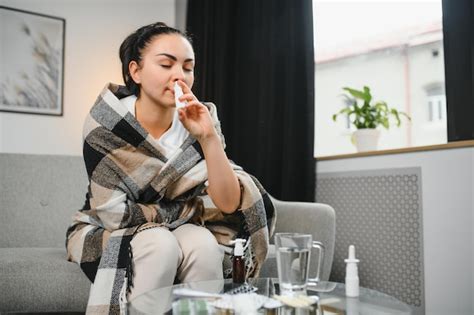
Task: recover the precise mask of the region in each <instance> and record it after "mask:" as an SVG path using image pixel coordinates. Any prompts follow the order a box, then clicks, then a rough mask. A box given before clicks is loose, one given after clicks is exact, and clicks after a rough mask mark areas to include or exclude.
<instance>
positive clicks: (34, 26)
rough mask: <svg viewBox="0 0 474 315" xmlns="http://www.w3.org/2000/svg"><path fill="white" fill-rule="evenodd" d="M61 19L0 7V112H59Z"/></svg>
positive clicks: (61, 72)
mask: <svg viewBox="0 0 474 315" xmlns="http://www.w3.org/2000/svg"><path fill="white" fill-rule="evenodd" d="M65 29H66V21H65V19H63V18H59V17H54V16H49V15H44V14H39V13H34V12H28V11H24V10H19V9H14V8H9V7H4V6H0V43H1V47H0V111H6V112H18V113H28V114H41V115H56V116H62V115H63V71H64V37H65Z"/></svg>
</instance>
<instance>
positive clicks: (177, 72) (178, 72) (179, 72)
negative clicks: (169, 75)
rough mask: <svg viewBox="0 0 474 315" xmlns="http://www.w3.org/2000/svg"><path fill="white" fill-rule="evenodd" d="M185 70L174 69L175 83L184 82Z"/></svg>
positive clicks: (180, 68)
mask: <svg viewBox="0 0 474 315" xmlns="http://www.w3.org/2000/svg"><path fill="white" fill-rule="evenodd" d="M184 78H185V77H184V70H183V69H182V67H179V66H177V67H174V71H173V82H175V81H178V80H181V81H184Z"/></svg>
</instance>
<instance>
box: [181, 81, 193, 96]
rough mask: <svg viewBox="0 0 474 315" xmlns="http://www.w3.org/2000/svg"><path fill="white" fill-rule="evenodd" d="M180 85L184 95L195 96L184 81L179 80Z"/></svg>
mask: <svg viewBox="0 0 474 315" xmlns="http://www.w3.org/2000/svg"><path fill="white" fill-rule="evenodd" d="M178 85H179V86H180V87H181V89H182V90H183V93H184V94H193V92H192V91H191V89H190V88H189V86H187V85H186V83H184V81H182V80H178Z"/></svg>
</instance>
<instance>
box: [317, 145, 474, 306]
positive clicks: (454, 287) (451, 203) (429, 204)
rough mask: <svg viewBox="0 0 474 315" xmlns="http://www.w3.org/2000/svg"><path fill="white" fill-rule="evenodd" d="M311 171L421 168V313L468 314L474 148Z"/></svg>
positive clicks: (473, 253) (473, 263) (472, 278)
mask: <svg viewBox="0 0 474 315" xmlns="http://www.w3.org/2000/svg"><path fill="white" fill-rule="evenodd" d="M316 167H317V173H326V172H340V171H356V170H372V169H386V168H399V167H402V168H403V167H421V169H422V175H421V176H422V192H423V200H422V205H423V232H424V233H423V239H424V264H425V302H426V314H430V315H432V314H433V315H437V314H439V315H441V314H450V315H457V314H459V315H461V314H463V315H465V314H474V299H473V297H474V291H473V284H474V250H473V247H474V234H473V226H474V216H473V213H474V198H473V195H474V184H473V181H474V148H460V149H450V150H439V151H428V152H414V153H405V154H394V155H383V156H372V157H361V158H352V159H341V160H333V161H319V162H317V166H316ZM336 215H337V213H336Z"/></svg>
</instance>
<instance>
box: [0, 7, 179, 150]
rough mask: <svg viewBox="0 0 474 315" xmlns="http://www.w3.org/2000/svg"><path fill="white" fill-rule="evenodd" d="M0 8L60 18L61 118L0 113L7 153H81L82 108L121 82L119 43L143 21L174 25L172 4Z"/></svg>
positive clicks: (0, 139)
mask: <svg viewBox="0 0 474 315" xmlns="http://www.w3.org/2000/svg"><path fill="white" fill-rule="evenodd" d="M0 5H4V6H8V7H13V8H18V9H23V10H27V11H33V12H38V13H43V14H47V15H53V16H58V17H62V18H65V19H66V42H65V67H64V103H63V106H64V115H63V116H62V117H57V116H43V115H30V114H16V113H6V112H0V152H9V153H33V154H65V155H82V140H81V138H82V136H81V135H82V124H83V121H84V118H85V117H86V115H87V113H88V110H89V109H90V108H91V106H92V104H93V103H94V101H95V99H96V98H97V95H98V94H99V93H100V91H101V90H102V88H103V87H104V86H105V84H106V83H107V82H115V83H120V84H122V83H123V81H122V76H121V68H120V67H121V66H120V60H119V57H118V49H119V46H120V44H121V42H122V40H123V39H124V38H125V37H126V36H127V35H128V34H129V33H131V32H132V31H134V30H135V29H136V28H138V27H140V26H142V25H145V24H148V23H152V22H156V21H163V22H165V23H167V24H169V25H172V26H174V23H175V1H174V0H160V1H156V0H133V1H130V0H67V1H64V0H42V1H38V0H0ZM3 44H4V43H2V45H3Z"/></svg>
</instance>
